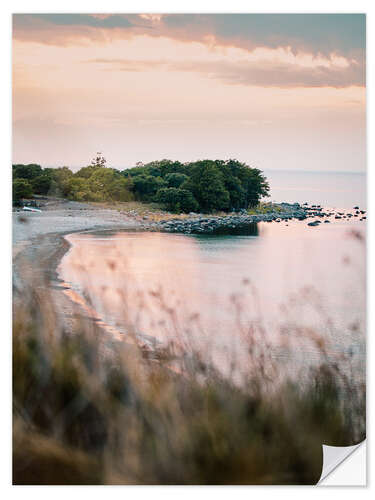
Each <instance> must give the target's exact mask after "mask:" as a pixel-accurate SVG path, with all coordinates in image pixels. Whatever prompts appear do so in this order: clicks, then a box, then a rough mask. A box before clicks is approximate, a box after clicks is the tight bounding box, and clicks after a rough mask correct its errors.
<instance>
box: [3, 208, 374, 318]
mask: <svg viewBox="0 0 375 500" xmlns="http://www.w3.org/2000/svg"><path fill="white" fill-rule="evenodd" d="M276 206H278V207H281V209H280V210H279V211H278V212H275V211H273V212H269V213H264V214H254V215H249V214H247V213H239V214H228V215H226V216H204V215H202V214H190V215H191V216H190V217H188V218H174V219H169V220H161V221H158V222H152V221H145V220H142V221H140V220H136V219H134V218H132V217H130V216H126V215H124V214H123V213H120V212H118V211H116V210H111V209H95V208H91V207H90V206H87V208H84V209H82V208H79V209H78V210H79V212H78V210H74V209H72V208H71V207H69V208H68V209H66V208H65V209H62V210H54V211H53V210H52V211H48V210H46V211H45V212H43V213H35V214H34V213H26V214H22V215H21V214H19V213H15V214H14V220H13V239H14V247H13V290H14V298H15V300H17V298H19V297H20V296H21V295H22V289H25V288H26V286H27V285H29V286H30V285H33V283H39V284H43V286H44V287H47V288H48V289H49V290H50V291H51V293H52V294H54V295H55V296H56V295H57V292H58V295H59V296H64V299H61V298H60V297H59V298H58V302H59V303H61V301H63V302H64V304H63V306H64V307H63V309H64V308H65V309H66V310H67V311H70V312H71V311H72V308H73V307H77V303H76V304H74V302H75V301H73V300H72V298H69V297H68V294H66V293H65V294H64V293H61V291H64V289H66V288H67V286H66V285H65V284H64V283H63V281H62V280H61V279H60V277H59V275H58V266H59V264H60V262H61V260H62V258H63V256H64V255H65V253H66V252H67V251H68V250H69V248H70V243H69V241H68V240H67V239H66V238H65V236H67V235H69V234H74V233H81V232H87V231H96V230H97V231H100V230H128V231H129V230H130V231H140V230H141V231H161V232H172V233H182V234H236V231H243V230H249V231H252V230H253V228H254V226H256V223H257V222H273V221H274V222H281V221H284V222H288V221H289V220H297V221H305V220H306V219H308V218H314V219H315V221H314V222H308V223H307V225H309V226H318V225H319V224H320V222H321V221H320V219H325V220H324V222H329V218H331V217H334V218H335V219H336V218H339V219H350V218H352V217H357V220H363V218H366V217H365V216H364V215H363V214H364V213H365V212H364V211H358V210H357V211H356V212H357V213H355V214H351V213H350V212H351V211H349V210H347V211H345V212H336V213H335V212H333V211H325V210H324V209H323V208H322V207H320V206H319V205H318V206H315V205H313V206H311V207H309V206H307V205H306V206H301V205H299V204H297V203H295V204H288V203H283V204H279V205H276ZM71 210H74V212H75V213H74V212H73V213H72V212H71ZM82 210H83V211H84V213H82V212H81V211H82ZM338 214H340V215H338ZM359 214H361V215H359ZM305 224H306V222H305ZM25 236H26V238H25ZM30 262H31V263H32V265H30ZM68 302H69V304H68ZM69 305H70V307H69ZM82 310H83V309H82ZM63 316H64V315H63ZM91 320H92V321H98V319H96V318H94V317H92V318H91Z"/></svg>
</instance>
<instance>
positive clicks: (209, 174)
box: [13, 153, 269, 213]
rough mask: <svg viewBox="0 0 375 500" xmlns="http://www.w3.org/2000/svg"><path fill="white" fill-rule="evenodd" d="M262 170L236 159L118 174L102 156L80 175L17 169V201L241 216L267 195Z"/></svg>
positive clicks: (154, 165) (167, 163) (164, 164)
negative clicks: (40, 198)
mask: <svg viewBox="0 0 375 500" xmlns="http://www.w3.org/2000/svg"><path fill="white" fill-rule="evenodd" d="M268 193H269V185H268V182H267V179H266V178H265V176H264V175H263V173H262V171H261V170H259V169H257V168H253V167H250V166H248V165H246V164H245V163H242V162H239V161H237V160H199V161H195V162H187V163H181V162H179V161H172V160H160V161H153V162H150V163H147V164H142V163H137V165H136V166H135V167H133V168H129V169H125V170H117V169H114V168H109V167H107V166H106V160H105V158H104V157H103V156H102V155H101V153H97V156H96V157H95V158H94V159H93V161H92V162H91V164H90V165H89V166H86V167H83V168H81V169H80V170H78V171H77V172H75V173H74V172H72V170H70V169H69V168H68V167H60V168H42V167H41V166H40V165H37V164H29V165H23V164H17V165H13V202H14V204H15V205H17V204H20V202H21V200H22V199H25V198H31V197H33V196H34V195H44V196H46V195H49V196H59V197H63V198H67V199H69V200H74V201H93V202H95V201H96V202H100V201H122V202H125V201H132V200H137V201H141V202H144V203H150V202H156V203H159V204H160V205H162V206H163V207H164V208H166V209H167V210H169V211H171V212H176V213H180V212H184V213H189V212H202V213H212V212H216V211H224V212H228V211H237V210H241V209H247V208H249V207H254V206H256V205H258V203H259V201H260V199H261V198H262V197H266V196H268Z"/></svg>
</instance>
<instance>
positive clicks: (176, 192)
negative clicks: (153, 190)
mask: <svg viewBox="0 0 375 500" xmlns="http://www.w3.org/2000/svg"><path fill="white" fill-rule="evenodd" d="M156 201H158V202H159V203H162V204H164V205H165V208H166V209H167V210H169V211H171V212H177V213H179V212H185V213H188V212H193V211H195V210H197V209H198V203H197V200H196V199H195V198H194V196H193V195H192V193H191V192H190V191H188V190H187V189H180V188H175V187H168V188H162V189H159V191H158V192H157V195H156Z"/></svg>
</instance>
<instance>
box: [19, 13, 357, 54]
mask: <svg viewBox="0 0 375 500" xmlns="http://www.w3.org/2000/svg"><path fill="white" fill-rule="evenodd" d="M137 34H147V35H150V36H158V37H159V36H163V37H168V38H172V39H176V40H180V41H186V42H191V41H199V42H202V41H203V42H205V43H207V44H211V45H217V44H219V45H226V46H234V47H239V48H243V49H246V50H250V51H252V50H254V49H255V48H257V47H267V48H277V47H291V49H292V51H293V52H295V53H297V52H310V53H313V54H323V55H329V54H332V53H336V54H340V55H346V56H348V55H351V56H353V57H356V58H357V60H360V59H361V58H362V60H363V58H364V51H365V45H366V17H365V15H364V14H163V15H145V14H143V15H142V14H139V15H137V14H111V15H99V14H96V15H95V14H15V15H14V16H13V36H14V38H16V39H22V40H30V41H39V42H41V43H47V44H48V43H49V44H67V43H77V41H80V40H82V39H85V40H87V41H88V40H96V41H97V40H107V39H108V38H111V37H117V38H128V37H129V36H134V35H137Z"/></svg>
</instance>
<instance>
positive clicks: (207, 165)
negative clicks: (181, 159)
mask: <svg viewBox="0 0 375 500" xmlns="http://www.w3.org/2000/svg"><path fill="white" fill-rule="evenodd" d="M223 180H224V179H223V175H222V173H221V171H220V169H219V168H218V167H217V165H215V162H213V161H211V160H203V161H199V162H196V163H195V164H194V165H193V168H192V175H191V179H190V185H191V188H192V192H193V195H194V197H195V199H196V200H197V201H198V203H199V207H200V209H201V210H202V211H203V212H211V211H215V210H227V209H228V208H229V193H228V191H227V190H226V189H225V186H224V182H223ZM183 186H184V187H185V185H183Z"/></svg>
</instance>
